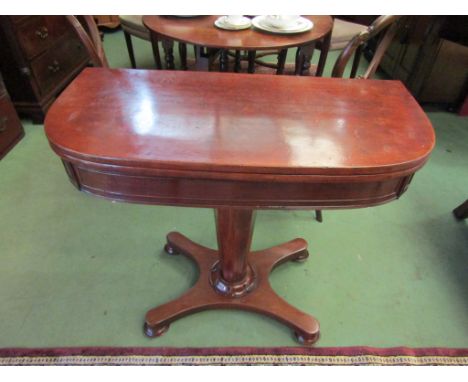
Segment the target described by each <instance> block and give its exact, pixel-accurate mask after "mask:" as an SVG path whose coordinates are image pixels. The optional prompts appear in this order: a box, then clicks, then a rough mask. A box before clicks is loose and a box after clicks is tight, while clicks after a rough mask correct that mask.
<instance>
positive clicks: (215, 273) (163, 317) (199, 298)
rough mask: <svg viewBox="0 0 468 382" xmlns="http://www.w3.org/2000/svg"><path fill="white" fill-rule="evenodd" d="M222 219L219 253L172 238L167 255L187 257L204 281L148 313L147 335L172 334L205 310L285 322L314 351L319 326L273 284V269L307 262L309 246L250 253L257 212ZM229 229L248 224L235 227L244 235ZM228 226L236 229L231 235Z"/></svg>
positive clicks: (220, 215) (220, 213) (225, 213)
mask: <svg viewBox="0 0 468 382" xmlns="http://www.w3.org/2000/svg"><path fill="white" fill-rule="evenodd" d="M216 219H217V228H218V243H219V247H220V250H219V251H216V250H212V249H209V248H206V247H203V246H201V245H199V244H196V243H194V242H193V241H191V240H189V239H188V238H186V237H185V236H183V235H181V234H180V233H178V232H171V233H169V234H168V235H167V244H166V246H165V250H166V252H167V253H168V254H170V255H176V254H182V255H185V256H188V257H189V258H191V259H192V260H194V261H195V262H196V264H197V266H198V269H199V278H198V281H197V282H196V283H195V285H194V286H193V287H192V288H191V289H190V290H188V291H187V292H186V293H185V294H184V295H182V296H181V297H179V298H177V299H175V300H173V301H171V302H168V303H166V304H163V305H161V306H158V307H156V308H153V309H151V310H150V311H148V312H147V314H146V320H145V326H144V330H145V334H146V335H147V336H149V337H157V336H160V335H162V334H163V333H165V332H166V331H167V330H168V329H169V325H170V324H171V322H173V321H175V320H177V319H179V318H181V317H184V316H187V315H189V314H192V313H196V312H199V311H202V310H207V309H242V310H247V311H252V312H256V313H259V314H265V315H268V316H270V317H272V318H274V319H277V320H279V321H280V322H282V323H283V324H285V325H287V326H289V327H290V328H292V329H293V330H294V334H295V336H296V339H297V340H298V341H299V342H300V343H302V344H305V345H311V344H313V343H314V342H315V341H317V339H318V337H319V324H318V321H317V320H316V319H315V318H314V317H313V316H311V315H308V314H306V313H303V312H301V311H300V310H298V309H296V308H295V307H293V306H292V305H290V304H288V303H287V302H286V301H285V300H283V299H282V298H281V297H279V296H278V295H277V294H276V293H275V292H274V291H273V289H272V288H271V286H270V283H269V280H268V278H269V275H270V273H271V271H272V270H273V268H275V267H276V266H278V265H280V264H281V263H283V262H286V261H288V260H294V261H304V260H306V259H307V257H308V256H309V254H308V252H307V243H306V241H305V240H303V239H294V240H291V241H289V242H287V243H284V244H281V245H278V246H275V247H272V248H269V249H265V250H262V251H255V252H250V251H249V247H250V241H251V235H252V231H253V214H252V211H249V210H232V209H224V210H223V209H218V210H217V215H216ZM229 223H244V224H242V225H235V226H236V227H238V228H240V227H242V228H241V229H240V231H242V232H240V233H239V230H237V231H236V230H234V231H233V229H232V227H233V225H231V224H229ZM245 223H247V224H245ZM223 226H224V227H228V228H229V227H231V228H230V229H228V230H227V231H226V230H223ZM228 242H229V243H228ZM227 244H230V245H229V246H226V245H227ZM230 250H233V251H231V252H230Z"/></svg>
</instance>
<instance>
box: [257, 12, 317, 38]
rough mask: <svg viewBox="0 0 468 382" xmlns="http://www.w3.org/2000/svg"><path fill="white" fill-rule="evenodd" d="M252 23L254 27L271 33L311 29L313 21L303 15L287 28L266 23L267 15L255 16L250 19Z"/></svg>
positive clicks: (298, 31)
mask: <svg viewBox="0 0 468 382" xmlns="http://www.w3.org/2000/svg"><path fill="white" fill-rule="evenodd" d="M252 24H253V26H254V27H255V28H258V29H260V30H264V31H267V32H271V33H279V34H293V33H303V32H307V31H309V30H311V29H312V28H313V26H314V23H313V22H312V21H310V20H309V19H306V18H305V17H300V18H298V20H297V22H296V23H294V24H293V25H291V26H289V27H287V28H277V27H274V26H273V25H271V24H270V23H268V19H267V16H257V17H255V18H253V19H252Z"/></svg>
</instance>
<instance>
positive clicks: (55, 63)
mask: <svg viewBox="0 0 468 382" xmlns="http://www.w3.org/2000/svg"><path fill="white" fill-rule="evenodd" d="M47 68H48V69H49V70H50V71H51V72H52V73H57V72H58V71H59V70H60V64H59V62H58V61H57V60H54V61H53V62H52V65H49V66H48V67H47Z"/></svg>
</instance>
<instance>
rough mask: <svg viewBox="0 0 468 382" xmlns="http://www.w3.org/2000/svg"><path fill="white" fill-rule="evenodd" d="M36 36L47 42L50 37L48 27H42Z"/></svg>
mask: <svg viewBox="0 0 468 382" xmlns="http://www.w3.org/2000/svg"><path fill="white" fill-rule="evenodd" d="M36 36H37V37H39V38H40V39H42V40H45V39H46V38H47V37H48V36H49V30H48V29H47V28H46V27H40V28H39V29H37V30H36Z"/></svg>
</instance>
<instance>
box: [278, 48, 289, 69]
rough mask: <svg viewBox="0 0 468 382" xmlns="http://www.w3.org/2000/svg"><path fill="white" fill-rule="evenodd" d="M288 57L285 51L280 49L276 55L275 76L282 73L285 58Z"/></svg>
mask: <svg viewBox="0 0 468 382" xmlns="http://www.w3.org/2000/svg"><path fill="white" fill-rule="evenodd" d="M287 55H288V50H287V49H282V50H280V51H279V53H278V61H277V65H276V74H283V73H284V66H285V65H286V57H287Z"/></svg>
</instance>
